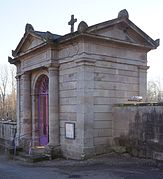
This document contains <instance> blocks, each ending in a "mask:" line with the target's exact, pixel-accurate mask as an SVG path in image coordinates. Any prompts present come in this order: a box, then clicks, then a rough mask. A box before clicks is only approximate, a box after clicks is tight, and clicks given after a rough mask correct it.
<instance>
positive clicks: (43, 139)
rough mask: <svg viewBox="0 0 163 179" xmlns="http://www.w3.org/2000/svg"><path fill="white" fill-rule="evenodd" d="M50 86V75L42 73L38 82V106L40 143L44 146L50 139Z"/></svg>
mask: <svg viewBox="0 0 163 179" xmlns="http://www.w3.org/2000/svg"><path fill="white" fill-rule="evenodd" d="M48 86H49V79H48V77H47V76H46V75H41V76H40V77H39V78H38V80H37V83H36V94H37V100H36V101H37V104H36V107H37V114H38V132H39V144H40V145H43V146H44V145H47V144H48V140H49V136H48V130H49V114H48V109H49V107H48Z"/></svg>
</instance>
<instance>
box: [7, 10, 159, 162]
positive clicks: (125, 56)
mask: <svg viewBox="0 0 163 179" xmlns="http://www.w3.org/2000/svg"><path fill="white" fill-rule="evenodd" d="M76 21H77V19H74V16H72V19H71V21H70V22H69V25H71V33H68V34H66V35H63V36H62V35H57V34H53V33H51V32H48V31H47V32H40V31H36V30H35V29H34V28H33V26H32V25H30V24H27V25H26V28H25V33H24V36H23V37H22V39H21V40H20V42H19V44H18V45H17V47H16V49H15V50H14V51H12V56H13V57H12V58H11V57H9V62H10V63H11V64H14V65H15V66H16V68H17V76H16V79H17V139H19V140H18V145H22V146H24V147H25V148H26V147H28V146H30V145H32V146H46V148H49V150H53V151H54V153H55V150H57V151H60V152H61V153H62V154H63V156H65V157H69V158H74V159H81V158H85V157H91V156H92V155H96V154H101V153H104V152H107V151H109V150H110V149H111V147H112V146H113V139H114V135H113V134H114V132H113V131H114V125H113V120H114V119H113V115H112V106H113V105H114V104H116V103H123V102H126V101H127V100H128V99H129V98H130V97H131V96H142V97H143V99H144V100H145V99H146V86H147V84H146V83H147V69H148V68H149V67H148V66H147V53H148V52H149V51H150V50H152V49H156V48H157V47H158V45H159V41H158V40H153V39H152V38H150V37H149V36H148V35H147V34H146V33H144V32H143V31H142V30H141V29H140V28H138V27H137V26H136V25H135V24H134V23H133V22H132V21H130V20H129V15H128V12H127V11H126V10H122V11H120V12H119V14H118V17H117V18H115V19H113V20H109V21H106V22H102V23H99V24H96V25H93V26H88V25H87V24H86V23H85V22H84V21H81V22H80V23H79V25H78V28H77V31H74V23H75V22H76Z"/></svg>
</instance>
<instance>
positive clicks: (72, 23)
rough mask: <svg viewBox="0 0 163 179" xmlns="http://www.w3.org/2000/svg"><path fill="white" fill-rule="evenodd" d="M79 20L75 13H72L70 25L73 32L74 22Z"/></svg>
mask: <svg viewBox="0 0 163 179" xmlns="http://www.w3.org/2000/svg"><path fill="white" fill-rule="evenodd" d="M75 22H77V19H74V15H71V20H70V22H68V25H70V26H71V33H72V32H74V24H75Z"/></svg>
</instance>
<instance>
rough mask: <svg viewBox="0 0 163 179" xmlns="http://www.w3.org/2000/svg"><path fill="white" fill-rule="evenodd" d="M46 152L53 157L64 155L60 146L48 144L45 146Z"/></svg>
mask: <svg viewBox="0 0 163 179" xmlns="http://www.w3.org/2000/svg"><path fill="white" fill-rule="evenodd" d="M45 154H48V155H49V156H50V158H51V159H55V158H58V157H61V156H62V153H61V148H60V146H53V145H47V146H45Z"/></svg>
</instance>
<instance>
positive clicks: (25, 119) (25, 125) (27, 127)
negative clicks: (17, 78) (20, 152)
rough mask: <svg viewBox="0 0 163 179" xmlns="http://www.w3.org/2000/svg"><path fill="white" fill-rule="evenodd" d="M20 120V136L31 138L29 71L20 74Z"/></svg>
mask: <svg viewBox="0 0 163 179" xmlns="http://www.w3.org/2000/svg"><path fill="white" fill-rule="evenodd" d="M21 77H22V80H23V87H22V94H23V95H22V107H23V108H22V110H23V111H22V114H23V115H22V120H21V136H20V138H23V139H26V140H28V142H29V140H31V135H32V134H31V133H32V121H31V85H30V84H31V81H30V73H28V72H25V73H24V74H23V75H22V76H21Z"/></svg>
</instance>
